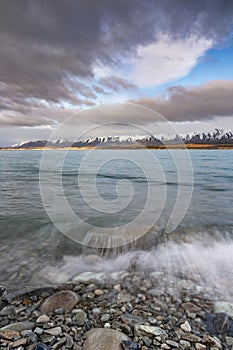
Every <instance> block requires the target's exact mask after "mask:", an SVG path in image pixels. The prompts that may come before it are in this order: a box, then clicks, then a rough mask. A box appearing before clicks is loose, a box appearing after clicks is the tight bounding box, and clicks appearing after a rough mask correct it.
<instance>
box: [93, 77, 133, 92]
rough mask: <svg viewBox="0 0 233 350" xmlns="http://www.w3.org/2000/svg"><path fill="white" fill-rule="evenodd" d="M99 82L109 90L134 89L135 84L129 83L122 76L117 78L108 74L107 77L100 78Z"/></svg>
mask: <svg viewBox="0 0 233 350" xmlns="http://www.w3.org/2000/svg"><path fill="white" fill-rule="evenodd" d="M99 83H100V84H101V85H102V86H103V87H105V88H107V89H110V90H113V91H116V92H117V91H119V90H122V89H124V90H132V89H136V88H137V85H135V84H133V83H131V82H130V81H128V80H126V79H123V78H119V77H115V76H110V77H107V78H102V79H100V80H99Z"/></svg>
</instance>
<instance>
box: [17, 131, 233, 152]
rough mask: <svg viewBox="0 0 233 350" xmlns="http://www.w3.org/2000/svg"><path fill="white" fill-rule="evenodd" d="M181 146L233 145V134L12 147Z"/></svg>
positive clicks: (40, 142) (28, 143)
mask: <svg viewBox="0 0 233 350" xmlns="http://www.w3.org/2000/svg"><path fill="white" fill-rule="evenodd" d="M179 144H194V145H195V144H196V145H205V144H216V145H217V144H232V145H233V132H232V131H230V130H224V129H214V130H213V131H211V132H192V133H187V134H186V133H182V134H176V135H166V134H158V135H122V136H99V137H92V138H91V137H90V138H86V139H82V140H77V141H74V142H71V141H69V140H66V139H59V140H55V141H48V140H35V141H25V142H20V143H18V144H15V145H12V146H11V147H10V148H13V149H22V148H23V149H24V148H29V149H30V148H45V147H53V148H65V147H77V148H84V147H117V146H119V147H121V146H137V145H138V146H139V145H141V146H145V147H153V146H166V145H179Z"/></svg>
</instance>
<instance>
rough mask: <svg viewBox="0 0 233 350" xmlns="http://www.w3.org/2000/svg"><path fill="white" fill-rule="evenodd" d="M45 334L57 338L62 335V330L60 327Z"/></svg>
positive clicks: (46, 330)
mask: <svg viewBox="0 0 233 350" xmlns="http://www.w3.org/2000/svg"><path fill="white" fill-rule="evenodd" d="M44 332H45V333H47V334H51V335H55V336H57V335H60V334H61V333H62V329H61V327H60V326H58V327H54V328H49V329H45V331H44Z"/></svg>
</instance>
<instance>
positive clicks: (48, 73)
mask: <svg viewBox="0 0 233 350" xmlns="http://www.w3.org/2000/svg"><path fill="white" fill-rule="evenodd" d="M232 18H233V2H232V1H230V0H229V1H228V0H196V1H186V0H174V1H170V0H157V1H156V0H144V1H141V0H127V1H125V0H118V1H115V0H99V1H96V0H76V1H71V0H56V2H53V1H47V0H37V1H31V0H21V1H18V0H7V1H1V2H0V45H1V51H0V82H1V83H2V84H4V85H1V86H2V89H1V98H0V105H1V106H2V109H3V110H9V111H10V110H11V111H12V112H15V113H25V114H27V115H30V114H33V116H34V115H35V114H36V113H37V114H38V115H40V108H41V106H40V101H39V100H42V101H45V102H46V103H48V108H49V106H50V105H51V106H52V107H53V104H59V103H60V102H63V101H65V102H67V103H69V104H73V105H75V106H82V105H86V106H92V105H94V104H95V100H96V98H97V95H96V94H106V93H109V92H108V91H106V89H107V90H111V91H113V92H116V91H120V89H129V88H134V86H133V85H132V84H131V83H130V82H128V81H127V77H126V79H125V80H123V79H122V80H121V79H120V78H118V77H111V78H108V79H106V80H102V81H100V82H98V81H96V79H95V76H94V74H93V67H94V66H95V64H97V65H98V64H101V65H105V64H107V65H111V66H112V67H113V69H114V68H117V67H118V66H119V65H121V63H122V60H124V58H126V57H127V56H129V55H134V54H135V49H136V47H137V45H146V44H148V43H150V42H152V41H154V40H155V39H156V36H157V35H159V34H160V33H161V32H162V33H167V34H169V35H170V36H174V37H175V36H179V37H182V38H185V37H186V36H188V35H190V33H193V32H195V33H196V34H197V35H201V36H205V37H210V38H213V39H215V40H221V39H222V38H225V37H226V35H228V33H229V30H230V29H231V28H232ZM74 79H79V80H80V81H78V82H76V83H74ZM82 79H83V80H84V81H85V83H82V82H81V80H82ZM174 96H175V95H174ZM51 106H50V107H51ZM18 117H20V114H19V116H18ZM9 118H10V117H9ZM33 118H35V119H34V120H33V123H35V122H36V117H33ZM38 118H39V119H40V117H38ZM48 118H49V117H48ZM39 119H38V120H39ZM13 120H14V119H12V123H13Z"/></svg>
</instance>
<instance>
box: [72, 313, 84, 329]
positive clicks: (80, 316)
mask: <svg viewBox="0 0 233 350" xmlns="http://www.w3.org/2000/svg"><path fill="white" fill-rule="evenodd" d="M73 313H74V316H73V317H72V321H73V323H74V324H75V325H76V326H82V325H84V323H85V321H86V319H87V314H86V312H84V311H83V310H81V309H75V310H73Z"/></svg>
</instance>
